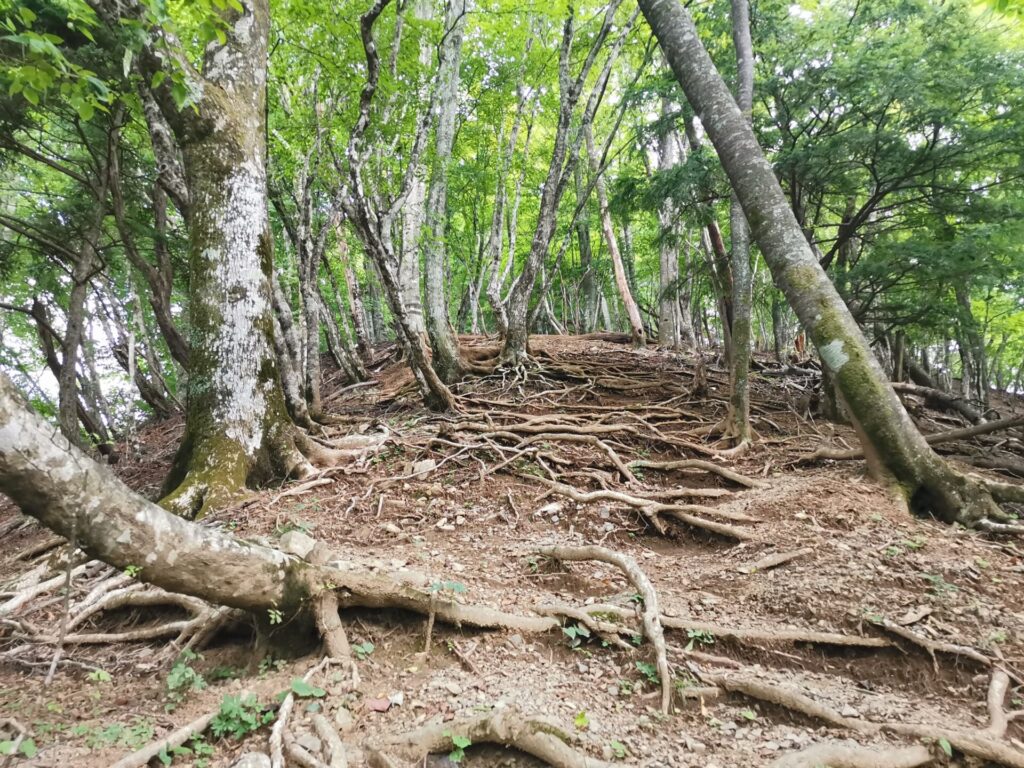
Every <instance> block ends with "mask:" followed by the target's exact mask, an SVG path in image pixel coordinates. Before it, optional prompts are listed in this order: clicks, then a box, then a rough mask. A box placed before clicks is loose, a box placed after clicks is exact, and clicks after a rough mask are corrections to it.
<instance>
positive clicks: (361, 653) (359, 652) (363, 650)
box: [352, 640, 376, 661]
mask: <svg viewBox="0 0 1024 768" xmlns="http://www.w3.org/2000/svg"><path fill="white" fill-rule="evenodd" d="M375 647H376V646H375V645H374V644H373V643H371V642H370V641H369V640H367V641H366V642H365V643H358V644H356V645H353V646H352V653H354V654H355V655H356V658H357V659H359V661H366V657H367V656H369V655H370V654H371V653H373V650H374V648H375Z"/></svg>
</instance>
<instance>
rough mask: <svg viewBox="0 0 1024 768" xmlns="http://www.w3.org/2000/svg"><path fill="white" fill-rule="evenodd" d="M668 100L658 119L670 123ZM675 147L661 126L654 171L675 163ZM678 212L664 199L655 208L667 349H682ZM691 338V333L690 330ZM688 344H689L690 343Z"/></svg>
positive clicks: (661, 330) (661, 325) (662, 339)
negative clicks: (656, 164)
mask: <svg viewBox="0 0 1024 768" xmlns="http://www.w3.org/2000/svg"><path fill="white" fill-rule="evenodd" d="M671 111H672V110H671V105H670V104H669V100H668V99H665V98H663V99H662V100H661V119H662V121H663V123H667V121H668V120H669V119H670V114H671ZM678 146H679V143H678V141H677V138H676V136H675V135H674V131H673V130H672V128H671V127H670V126H669V125H667V124H663V125H662V130H661V136H660V137H659V139H658V171H660V172H662V173H666V172H668V171H669V170H671V169H672V168H674V167H675V166H676V165H677V164H678V162H679V152H678ZM678 219H679V211H678V209H677V207H676V204H675V201H674V200H673V199H672V198H671V197H666V198H665V200H664V201H663V202H662V203H661V205H660V206H659V208H658V224H659V226H660V228H661V232H660V244H659V253H658V256H659V270H658V275H659V283H658V344H660V345H661V346H663V347H668V348H669V349H678V348H679V347H680V346H682V337H681V330H682V323H681V322H680V320H681V318H680V302H679V298H680V297H679V239H680V236H681V234H682V233H681V232H680V230H679V224H678ZM690 333H691V335H692V333H693V330H692V328H691V331H690ZM691 344H692V340H691Z"/></svg>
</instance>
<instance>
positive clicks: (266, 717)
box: [210, 693, 274, 739]
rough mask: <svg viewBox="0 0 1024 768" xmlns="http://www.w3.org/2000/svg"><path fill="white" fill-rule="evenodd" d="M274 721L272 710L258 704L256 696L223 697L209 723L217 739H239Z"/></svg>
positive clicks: (251, 694)
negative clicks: (227, 737)
mask: <svg viewBox="0 0 1024 768" xmlns="http://www.w3.org/2000/svg"><path fill="white" fill-rule="evenodd" d="M273 719H274V712H273V710H269V709H267V708H266V707H264V706H263V705H262V704H260V701H259V699H257V698H256V694H254V693H250V694H247V695H245V696H225V697H224V698H223V699H222V700H221V702H220V711H219V712H217V715H216V716H215V717H214V718H213V720H211V721H210V730H211V731H212V732H213V735H214V736H216V737H218V738H224V737H226V736H230V737H232V738H235V739H241V738H243V737H245V736H247V735H248V734H250V733H252V732H253V731H258V730H259V729H260V728H262V727H263V726H264V725H266V724H267V723H270V722H272V721H273Z"/></svg>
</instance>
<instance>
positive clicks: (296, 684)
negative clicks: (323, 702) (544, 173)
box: [291, 677, 327, 699]
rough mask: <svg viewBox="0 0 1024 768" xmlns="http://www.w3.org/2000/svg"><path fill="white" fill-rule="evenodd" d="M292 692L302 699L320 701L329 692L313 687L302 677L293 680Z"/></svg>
mask: <svg viewBox="0 0 1024 768" xmlns="http://www.w3.org/2000/svg"><path fill="white" fill-rule="evenodd" d="M291 691H292V693H294V694H295V695H296V696H298V697H299V698H300V699H319V698H322V697H324V696H326V695H327V691H325V690H324V689H323V688H319V687H317V686H315V685H312V684H310V683H308V682H306V681H305V680H303V679H302V678H301V677H296V678H294V679H293V680H292V687H291Z"/></svg>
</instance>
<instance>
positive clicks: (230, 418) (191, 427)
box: [95, 0, 312, 516]
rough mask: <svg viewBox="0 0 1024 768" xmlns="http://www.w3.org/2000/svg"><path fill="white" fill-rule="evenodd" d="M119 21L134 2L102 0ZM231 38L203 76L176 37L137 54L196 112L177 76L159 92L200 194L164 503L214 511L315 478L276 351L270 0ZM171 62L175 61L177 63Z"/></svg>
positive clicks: (232, 15)
mask: <svg viewBox="0 0 1024 768" xmlns="http://www.w3.org/2000/svg"><path fill="white" fill-rule="evenodd" d="M95 4H96V7H97V9H98V10H99V11H100V13H101V15H103V16H104V20H105V21H106V22H107V23H108V24H114V25H116V24H118V23H119V21H120V20H121V18H122V17H123V16H129V17H133V18H138V17H139V16H140V15H141V14H142V13H143V11H142V9H141V7H140V6H139V5H138V4H137V3H136V2H134V1H133V0H121V1H120V2H114V1H113V0H96V3H95ZM222 13H223V20H224V21H225V24H226V28H225V40H224V42H223V43H221V44H211V45H210V46H208V47H207V49H206V51H205V55H204V60H203V71H202V74H199V73H198V72H196V71H195V70H193V69H192V67H191V66H190V64H189V63H188V61H187V60H186V59H185V56H184V53H183V52H182V51H181V50H180V49H179V48H177V47H176V41H174V40H173V39H169V40H167V41H164V42H163V43H162V44H161V45H162V47H160V51H159V53H158V51H157V48H158V46H157V45H156V43H155V42H154V41H153V40H150V41H149V42H148V44H147V45H145V46H144V47H143V49H142V50H141V51H140V52H139V54H138V55H137V56H136V57H135V60H136V64H137V66H139V68H140V71H141V72H142V74H143V76H144V79H145V81H146V82H151V81H152V78H153V75H154V74H156V72H158V71H165V68H166V67H169V66H180V67H182V69H183V71H184V76H185V78H186V80H187V81H188V82H189V84H190V86H191V89H192V96H193V98H194V105H193V106H189V107H186V108H184V109H180V110H179V109H178V107H177V105H176V103H175V102H174V99H173V97H172V94H171V92H170V87H171V82H170V81H171V80H172V78H165V80H164V81H163V82H162V83H160V84H159V85H158V86H156V87H155V88H153V89H152V93H153V96H154V98H155V99H156V100H157V102H158V104H159V106H160V109H161V113H162V115H163V117H164V119H165V120H166V121H167V123H168V124H169V125H170V127H171V129H172V130H173V132H174V134H175V136H176V138H177V140H178V144H179V145H180V148H181V152H182V157H183V161H184V175H185V182H186V186H187V188H188V192H189V209H190V214H189V277H190V281H189V293H190V296H189V312H190V317H191V322H190V329H191V334H192V338H191V340H190V341H191V343H190V350H191V356H190V370H189V380H188V381H189V386H188V405H187V411H186V427H185V437H184V440H183V442H182V444H181V446H180V448H179V450H178V453H177V456H176V457H175V461H174V465H173V468H172V470H171V473H170V475H169V476H168V478H167V480H166V482H165V484H164V490H165V492H166V496H165V498H164V499H163V501H162V503H163V504H164V505H165V506H166V507H167V508H168V509H171V510H173V511H175V512H178V513H179V514H183V515H197V516H199V515H202V514H204V513H206V512H207V511H209V510H210V509H213V508H217V507H219V506H223V505H224V504H227V503H229V502H230V501H232V500H233V499H235V498H237V497H238V496H239V495H240V494H242V493H244V491H245V488H246V486H247V485H248V484H250V483H253V482H258V481H260V480H263V479H266V478H268V477H271V476H288V475H299V476H303V475H306V474H308V473H309V472H311V471H312V467H311V466H310V464H309V462H307V461H306V459H305V458H304V457H303V456H302V454H301V453H300V452H299V451H298V449H297V448H296V446H295V439H294V438H295V432H294V429H295V428H294V425H293V424H292V421H291V419H290V418H289V416H288V411H287V409H286V407H285V401H284V396H283V394H282V390H281V383H280V379H279V376H278V369H277V365H276V360H275V356H274V351H273V333H274V316H273V312H272V309H271V289H270V271H271V267H272V240H271V236H270V230H269V223H268V217H267V176H266V165H265V163H266V122H265V117H266V110H265V104H266V77H267V38H268V34H269V29H270V11H269V3H268V0H247V2H245V3H244V5H243V9H242V10H241V11H240V12H239V11H235V10H230V9H226V10H224V11H222ZM168 59H174V60H175V61H174V62H171V61H169V60H168Z"/></svg>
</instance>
